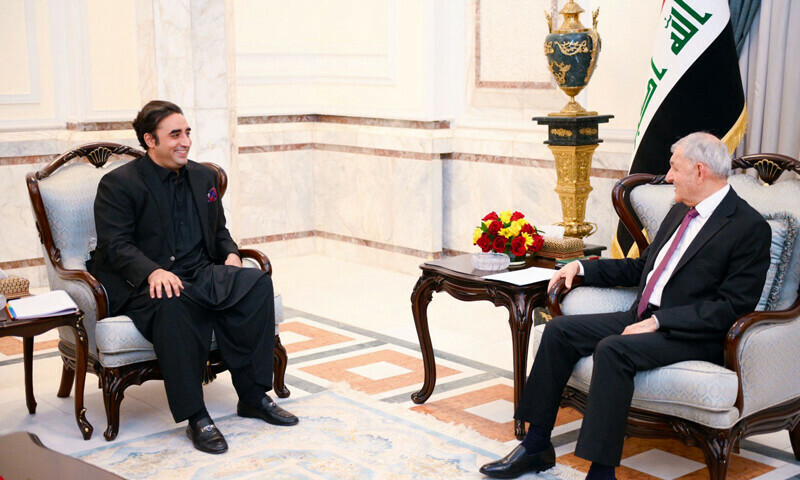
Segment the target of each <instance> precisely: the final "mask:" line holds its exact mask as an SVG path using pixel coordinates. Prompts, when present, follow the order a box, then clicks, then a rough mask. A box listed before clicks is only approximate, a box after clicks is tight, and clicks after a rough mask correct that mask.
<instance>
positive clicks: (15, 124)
mask: <svg viewBox="0 0 800 480" xmlns="http://www.w3.org/2000/svg"><path fill="white" fill-rule="evenodd" d="M6 4H8V5H9V8H10V13H9V10H8V9H6ZM49 7H50V4H49V2H47V0H8V1H5V0H4V3H3V14H2V18H0V52H7V50H8V49H11V50H15V52H14V53H12V54H8V53H5V54H4V53H0V57H2V56H3V55H11V57H13V59H11V60H8V61H9V62H11V63H9V64H6V63H2V65H4V67H3V75H2V77H5V76H6V75H8V76H10V77H14V78H12V79H10V80H6V79H5V78H2V79H0V129H4V128H17V129H18V128H24V127H25V126H27V125H36V126H39V125H40V124H52V122H53V120H54V118H55V116H56V108H55V103H54V90H53V89H54V85H53V61H52V59H53V57H52V50H51V42H52V35H53V30H52V28H51V23H50V20H51V14H52V12H51V11H50V9H49ZM6 25H8V27H9V28H10V29H11V30H12V31H13V33H12V34H10V35H11V38H10V39H8V38H6V37H7V35H8V33H7V32H4V31H2V30H4V29H5V26H6ZM6 65H14V66H13V67H10V68H7V67H6ZM18 70H19V71H18ZM22 70H25V72H22ZM12 72H16V73H12ZM6 82H8V83H6ZM23 83H24V84H25V85H23Z"/></svg>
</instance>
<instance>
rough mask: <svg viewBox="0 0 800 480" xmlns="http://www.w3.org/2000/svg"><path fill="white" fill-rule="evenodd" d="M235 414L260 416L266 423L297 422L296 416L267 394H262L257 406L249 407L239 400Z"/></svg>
mask: <svg viewBox="0 0 800 480" xmlns="http://www.w3.org/2000/svg"><path fill="white" fill-rule="evenodd" d="M236 414H237V415H239V416H240V417H247V418H260V419H261V420H264V421H265V422H267V423H271V424H273V425H280V426H287V427H288V426H291V425H297V422H298V419H297V417H295V416H294V415H292V414H291V413H289V412H287V411H286V410H284V409H282V408H281V407H280V406H278V404H277V403H275V402H273V401H272V399H271V398H269V395H264V398H262V399H261V406H260V407H259V408H256V407H251V406H250V405H248V404H246V403H244V402H242V401H241V400H239V403H238V404H237V405H236Z"/></svg>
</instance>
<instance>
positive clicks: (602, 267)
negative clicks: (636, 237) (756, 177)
mask: <svg viewBox="0 0 800 480" xmlns="http://www.w3.org/2000/svg"><path fill="white" fill-rule="evenodd" d="M688 210H689V207H687V206H686V205H684V204H682V203H678V204H676V205H675V206H674V207H672V209H671V210H670V211H669V213H667V216H666V217H664V221H663V222H662V223H661V227H660V228H659V230H658V233H657V234H656V237H655V238H654V239H653V242H652V243H651V244H650V245H649V246H648V247H647V248H646V249H645V250H644V252H643V253H642V255H641V256H640V257H639V258H636V259H621V260H599V261H594V262H583V266H584V274H585V275H584V285H595V286H603V287H613V286H622V287H634V286H638V287H639V298H641V295H642V291H643V290H644V286H645V283H646V280H647V274H648V273H649V272H650V271H651V270H652V269H653V268H654V263H655V260H656V257H657V256H658V252H659V251H660V250H661V248H662V247H664V246H665V243H666V242H667V241H668V240H669V239H670V237H671V236H672V234H673V233H674V232H675V231H676V230H677V229H678V226H679V225H680V223H681V220H683V217H684V216H685V215H686V212H687V211H688ZM770 238H771V230H770V227H769V224H767V222H766V221H765V220H764V217H763V216H762V215H761V214H760V213H758V212H757V211H756V210H755V209H753V208H752V207H751V206H750V205H748V204H747V202H745V201H744V200H742V199H741V198H740V197H739V196H738V195H737V194H736V192H734V191H733V189H731V190H730V191H729V192H728V194H727V195H726V196H725V198H723V200H722V202H721V203H720V204H719V206H718V207H717V209H716V210H714V213H713V214H712V215H711V217H710V218H709V219H708V221H707V222H706V224H705V225H704V226H703V228H702V229H701V230H700V232H698V234H697V237H695V239H694V240H693V241H692V243H691V244H690V245H689V247H688V249H687V250H686V252H685V253H684V255H683V256H682V257H681V259H680V261H679V262H678V265H677V267H676V268H675V271H674V272H673V274H672V276H671V277H670V279H669V280H668V282H667V284H666V286H665V287H664V292H663V294H662V297H661V305H660V308H659V310H658V311H657V312H656V314H655V315H656V318H658V322H659V325H660V327H659V331H663V332H665V334H667V335H668V336H671V337H675V338H686V339H697V340H700V339H719V340H722V339H723V338H724V337H725V335H726V334H727V332H728V330H729V329H730V327H731V325H733V322H735V321H736V319H738V318H739V317H740V316H742V315H744V314H746V313H749V312H751V311H753V309H754V308H755V306H756V304H757V303H758V299H759V298H760V296H761V291H762V289H763V287H764V281H765V280H766V275H767V270H768V269H769V262H770V258H769V257H770V254H769V248H770ZM638 305H639V301H638V299H637V301H636V302H634V304H633V306H632V307H631V312H632V313H633V314H634V315H635V314H636V309H637V307H638Z"/></svg>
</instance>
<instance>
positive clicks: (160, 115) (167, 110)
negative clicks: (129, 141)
mask: <svg viewBox="0 0 800 480" xmlns="http://www.w3.org/2000/svg"><path fill="white" fill-rule="evenodd" d="M173 113H180V114H181V115H183V110H181V107H179V106H177V105H175V104H174V103H172V102H168V101H166V100H152V101H150V102H148V103H147V105H145V106H144V107H142V109H141V110H140V111H139V113H138V114H136V118H135V119H133V129H134V130H135V131H136V138H138V139H139V145H141V146H142V148H144V149H145V150H147V143H146V142H145V141H144V134H145V133H149V134H151V135H152V136H153V138H155V140H156V145H158V137H156V133H155V132H156V128H157V127H158V124H159V123H161V120H164V119H165V118H167V117H168V116H170V115H172V114H173Z"/></svg>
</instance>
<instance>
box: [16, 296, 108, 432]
mask: <svg viewBox="0 0 800 480" xmlns="http://www.w3.org/2000/svg"><path fill="white" fill-rule="evenodd" d="M56 327H70V328H72V331H73V332H75V345H76V347H77V348H76V350H77V361H76V362H75V419H76V420H77V422H78V428H80V430H81V435H83V439H84V440H89V439H90V438H91V437H92V431H93V430H94V429H93V428H92V425H91V424H90V423H89V422H88V421H87V420H86V408H84V406H83V388H84V384H85V383H86V359H87V357H88V352H89V340H88V337H87V336H86V329H84V327H83V312H80V311H79V312H78V313H71V314H67V315H59V316H55V317H42V318H30V319H26V320H10V319H9V318H8V314H7V313H6V311H5V309H0V337H8V336H17V337H22V357H23V363H24V366H25V403H26V404H27V406H28V412H30V413H32V414H33V413H36V399H35V398H34V397H33V337H34V336H36V335H41V334H42V333H44V332H47V331H48V330H52V329H53V328H56Z"/></svg>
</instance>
